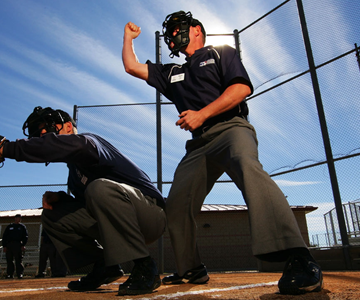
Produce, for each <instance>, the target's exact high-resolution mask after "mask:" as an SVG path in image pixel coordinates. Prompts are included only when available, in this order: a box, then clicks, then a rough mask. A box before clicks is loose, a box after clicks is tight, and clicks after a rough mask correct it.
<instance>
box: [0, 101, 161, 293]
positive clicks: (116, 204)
mask: <svg viewBox="0 0 360 300" xmlns="http://www.w3.org/2000/svg"><path fill="white" fill-rule="evenodd" d="M23 130H24V133H25V134H26V135H28V136H29V139H22V140H17V141H15V142H6V143H5V144H4V146H3V147H2V148H0V160H4V159H5V158H12V159H16V160H17V161H26V162H39V163H40V162H47V163H48V162H65V163H67V166H68V168H69V176H68V187H69V189H70V191H71V193H72V195H73V196H71V195H68V194H66V193H65V192H62V191H60V192H50V191H48V192H46V193H45V194H44V195H43V199H42V200H43V208H44V210H43V213H42V223H43V226H44V229H45V230H46V232H47V234H48V235H49V237H50V238H51V240H52V241H53V243H54V245H55V247H56V248H57V250H58V252H59V253H60V255H61V256H62V258H63V260H64V262H65V263H66V265H67V268H68V269H69V270H70V271H74V270H76V269H78V268H81V267H84V266H87V265H90V264H94V265H93V270H92V271H91V272H90V273H89V274H88V275H87V276H85V277H82V278H81V279H79V280H78V281H71V282H70V283H69V284H68V287H69V289H71V290H78V291H87V290H93V289H96V288H97V287H99V286H100V285H102V284H106V283H110V282H112V281H115V280H117V279H118V278H120V277H121V276H122V275H123V271H122V269H121V267H120V264H121V263H124V262H127V261H133V262H134V268H133V270H132V274H131V276H130V277H129V279H128V280H127V281H126V282H125V283H123V284H122V285H120V289H119V293H120V294H124V293H126V294H131V295H137V294H145V293H150V292H152V291H153V290H154V289H156V288H157V287H159V286H160V284H161V280H160V277H159V274H158V271H157V267H156V264H155V262H154V260H153V259H152V258H151V257H150V255H149V251H148V248H147V246H146V245H147V244H149V243H152V242H154V241H156V240H157V239H158V238H159V237H160V236H161V235H162V234H163V233H164V231H165V226H166V217H165V213H164V207H165V201H164V198H163V197H162V195H161V193H160V192H159V190H158V189H157V188H156V187H155V186H154V185H153V184H152V183H151V181H150V178H149V177H148V176H147V175H146V174H145V173H144V172H143V171H142V170H141V169H140V168H139V167H138V166H137V165H135V164H134V163H133V162H132V161H131V160H130V159H129V158H127V157H126V156H125V155H123V154H122V153H120V152H119V151H118V150H117V149H116V148H115V147H114V146H112V145H111V144H110V143H109V142H107V141H106V140H104V139H103V138H101V137H100V136H98V135H95V134H91V133H83V134H77V130H76V126H75V122H74V120H73V119H72V118H71V117H70V116H69V114H67V113H66V112H64V111H62V110H59V109H58V110H54V109H52V108H50V107H47V108H42V107H36V108H35V109H34V111H33V113H32V114H31V115H30V116H29V117H28V119H27V120H26V121H25V123H24V126H23Z"/></svg>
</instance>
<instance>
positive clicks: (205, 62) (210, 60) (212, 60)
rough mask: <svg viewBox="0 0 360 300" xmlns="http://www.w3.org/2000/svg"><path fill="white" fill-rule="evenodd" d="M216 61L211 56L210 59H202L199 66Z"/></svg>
mask: <svg viewBox="0 0 360 300" xmlns="http://www.w3.org/2000/svg"><path fill="white" fill-rule="evenodd" d="M214 63H215V59H213V58H210V59H208V60H205V61H202V62H201V63H200V65H199V66H200V67H205V66H207V65H210V64H214Z"/></svg>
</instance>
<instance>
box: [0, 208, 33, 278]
mask: <svg viewBox="0 0 360 300" xmlns="http://www.w3.org/2000/svg"><path fill="white" fill-rule="evenodd" d="M27 241H28V231H27V229H26V226H25V225H24V224H22V223H21V215H20V214H17V215H15V221H14V223H11V224H9V225H8V226H7V227H6V228H5V231H4V234H3V238H2V245H3V250H4V252H5V253H6V263H7V269H6V272H7V276H6V278H14V271H15V267H14V260H15V265H16V275H17V277H18V278H19V279H21V278H23V275H24V265H23V263H22V261H23V257H24V255H23V253H24V251H25V245H26V243H27Z"/></svg>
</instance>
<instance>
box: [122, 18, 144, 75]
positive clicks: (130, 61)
mask: <svg viewBox="0 0 360 300" xmlns="http://www.w3.org/2000/svg"><path fill="white" fill-rule="evenodd" d="M140 33H141V29H140V27H138V26H136V25H135V24H134V23H131V22H129V23H127V24H126V25H125V29H124V44H123V49H122V59H123V64H124V68H125V71H126V72H127V73H129V74H130V75H132V76H135V77H138V78H140V79H143V80H148V77H149V71H148V65H147V64H141V63H139V61H138V59H137V57H136V54H135V51H134V45H133V40H134V39H136V38H137V37H138V36H139V34H140Z"/></svg>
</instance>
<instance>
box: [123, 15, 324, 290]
mask: <svg viewBox="0 0 360 300" xmlns="http://www.w3.org/2000/svg"><path fill="white" fill-rule="evenodd" d="M140 32H141V30H140V27H139V26H137V25H135V24H134V23H131V22H129V23H128V24H126V26H125V29H124V44H123V51H122V57H123V63H124V67H125V71H126V72H127V73H129V74H131V75H132V76H135V77H138V78H140V79H143V80H145V81H146V82H147V83H148V84H149V85H150V86H152V87H154V88H156V90H157V91H159V92H160V93H162V94H163V95H164V96H165V97H166V98H168V99H169V100H171V101H172V102H173V103H174V104H175V106H176V108H177V110H178V113H179V114H178V117H179V119H178V120H177V121H176V123H175V124H176V125H177V126H179V127H180V128H181V129H183V130H188V131H190V132H191V133H192V139H190V140H188V141H187V143H186V154H185V156H184V157H183V159H182V160H181V161H180V163H179V165H178V166H177V168H176V171H175V174H174V180H173V184H172V186H171V189H170V191H169V195H168V197H167V203H166V215H167V220H168V224H167V226H168V230H169V235H170V239H171V243H172V246H173V249H174V253H175V260H176V267H177V272H176V273H174V274H172V275H169V276H166V277H165V278H163V280H162V282H163V283H164V284H179V283H181V282H187V283H197V284H203V283H206V282H207V281H208V280H209V275H208V273H207V270H206V267H205V265H204V264H203V263H202V259H201V256H200V251H199V249H198V245H197V241H196V216H197V214H198V213H199V212H200V210H201V206H202V204H203V202H204V200H205V198H206V196H207V194H208V193H209V192H210V191H211V189H212V187H213V185H214V184H215V182H216V181H217V179H218V178H220V176H221V175H222V174H223V173H227V174H228V175H229V177H230V178H231V179H232V180H233V182H234V183H235V184H236V186H237V187H238V188H239V190H240V191H241V192H242V195H243V197H244V200H245V202H246V204H247V206H248V209H249V219H250V228H251V238H252V250H253V254H254V255H255V256H256V257H257V258H258V259H260V260H265V261H271V262H272V261H286V267H285V269H284V273H283V276H282V277H281V278H280V280H279V282H278V287H279V290H280V292H281V293H282V294H299V293H305V292H310V291H320V290H321V289H322V282H323V280H322V272H321V268H320V266H319V265H318V264H317V263H316V262H315V260H314V259H313V257H312V256H311V254H310V252H309V249H308V248H307V246H306V244H305V242H304V240H303V237H302V235H301V232H300V229H299V227H298V224H297V222H296V219H295V217H294V214H293V213H292V211H291V209H290V207H289V204H288V202H287V200H286V198H285V196H284V194H283V193H282V191H281V190H280V189H279V187H278V186H277V185H276V183H275V182H274V181H273V180H272V179H271V177H270V176H269V174H267V173H266V172H265V171H264V170H263V167H262V165H261V163H260V162H259V159H258V149H257V146H258V141H257V138H256V131H255V129H254V127H253V126H252V125H251V124H250V123H249V122H248V121H247V115H248V108H247V105H246V102H245V98H246V97H248V96H249V95H251V94H252V93H253V86H252V84H251V81H250V78H249V76H248V74H247V72H246V70H245V68H244V66H243V64H242V62H241V60H240V58H239V56H238V54H237V53H236V50H235V49H234V48H232V47H230V46H227V45H224V46H216V47H213V46H205V39H206V32H205V28H204V26H203V24H202V23H201V22H200V21H199V20H197V19H195V18H193V16H192V14H191V12H184V11H178V12H174V13H172V14H169V15H168V16H167V17H166V18H165V21H164V22H163V37H164V41H165V43H166V44H167V45H168V48H169V50H170V52H171V53H170V57H174V56H180V54H183V55H185V60H186V62H185V63H183V64H177V63H169V64H161V63H156V64H154V63H151V62H150V61H147V62H146V64H143V63H140V62H139V61H138V59H137V57H136V55H135V52H134V47H133V40H134V39H135V38H137V37H138V36H139V34H140ZM239 251H241V250H240V249H239Z"/></svg>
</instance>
